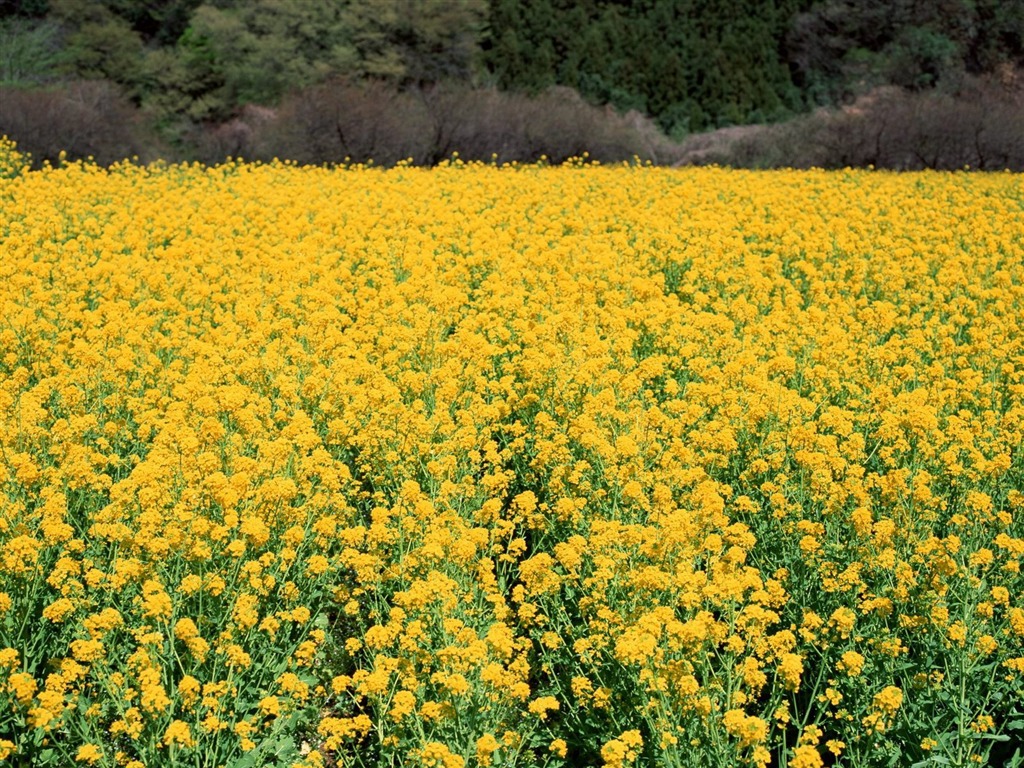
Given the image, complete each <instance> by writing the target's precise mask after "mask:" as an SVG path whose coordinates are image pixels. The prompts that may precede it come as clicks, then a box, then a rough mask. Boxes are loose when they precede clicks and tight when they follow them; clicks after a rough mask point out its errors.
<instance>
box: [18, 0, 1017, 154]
mask: <svg viewBox="0 0 1024 768" xmlns="http://www.w3.org/2000/svg"><path fill="white" fill-rule="evenodd" d="M1022 67H1024V0H927V1H923V0H891V1H889V2H881V1H880V0H857V1H856V2H855V1H854V0H816V1H815V0H632V1H630V0H530V2H525V0H206V2H203V1H202V0H0V132H7V133H10V134H12V135H14V136H15V138H17V139H19V140H20V141H21V142H22V143H23V144H24V145H29V144H32V143H33V142H34V144H35V146H26V148H28V149H30V151H33V150H34V153H35V154H36V155H37V156H41V155H47V154H49V153H50V152H51V149H50V148H49V147H50V144H54V143H57V144H59V143H63V144H65V145H68V144H72V145H73V147H72V149H75V148H78V147H92V148H93V150H94V151H92V152H91V153H92V154H94V155H96V156H97V158H99V157H100V156H101V155H105V154H106V153H113V154H115V155H116V154H118V149H117V148H118V147H121V148H122V151H121V155H123V154H126V152H125V151H123V150H128V151H129V153H130V152H137V153H139V154H143V155H145V154H147V153H149V154H153V153H157V154H160V155H163V156H171V157H204V159H205V158H206V157H207V156H210V157H215V156H216V155H217V154H218V153H220V152H221V151H231V150H237V151H239V152H246V153H248V154H249V155H250V156H254V155H259V154H267V153H276V154H285V155H287V156H289V157H293V158H294V159H309V160H312V161H331V160H336V159H343V158H344V157H350V158H352V159H362V155H364V154H365V153H366V152H367V151H370V150H375V151H376V152H377V154H376V156H375V159H377V160H378V161H379V162H388V161H389V159H390V158H393V157H401V158H404V157H412V158H413V159H414V161H416V162H424V163H429V162H432V161H434V160H435V159H436V158H438V157H443V156H445V154H444V153H449V152H451V151H461V152H463V154H471V155H473V154H479V155H481V156H484V155H486V156H489V155H490V154H495V153H496V154H498V155H499V156H500V157H501V159H532V158H534V157H536V156H539V155H540V154H546V155H548V156H549V157H558V156H560V155H562V154H564V153H565V152H569V151H572V150H573V148H574V147H583V148H586V149H590V150H591V151H592V154H593V153H595V152H596V154H598V155H600V156H602V157H605V158H606V159H620V158H625V157H631V156H632V154H639V155H640V156H642V157H644V158H645V159H652V160H656V161H659V162H676V161H678V160H679V157H680V155H679V151H678V150H677V149H676V148H674V147H673V145H672V144H671V143H670V142H668V141H667V140H666V139H664V138H661V137H658V136H656V135H655V134H654V133H652V131H653V129H654V127H655V126H656V127H657V129H658V130H660V132H661V134H662V135H663V136H664V137H669V138H671V139H674V140H677V141H678V140H681V139H684V138H686V137H690V136H692V135H693V134H694V133H698V132H701V131H707V130H709V129H714V128H722V127H726V126H739V125H746V124H752V123H777V122H780V121H783V120H787V119H791V118H794V117H796V116H800V115H806V114H808V113H811V112H812V111H813V110H815V109H816V108H821V107H826V108H832V107H834V108H839V107H842V106H844V105H849V104H850V103H852V102H853V101H855V100H856V99H857V98H859V97H863V96H864V95H865V94H871V93H879V92H885V93H889V94H891V93H892V89H899V91H898V92H899V94H901V96H900V98H901V99H902V100H903V101H902V102H901V103H904V102H905V103H914V104H917V103H918V102H921V100H922V97H926V98H925V100H927V99H933V100H934V101H935V103H939V102H942V103H943V104H945V105H946V106H947V107H948V106H949V104H954V105H958V106H956V107H955V109H959V105H961V104H963V105H965V106H967V105H969V100H970V99H971V98H973V97H972V94H974V93H976V92H977V90H978V89H979V87H981V88H983V89H985V90H986V93H996V92H997V91H998V88H994V87H993V86H992V84H993V83H1005V82H1006V81H1007V79H1008V78H1011V76H1012V75H1013V73H1014V72H1016V71H1017V70H1018V69H1020V68H1022ZM886 89H888V90H886ZM1011 90H1012V89H1011ZM574 94H578V95H579V96H580V97H582V99H580V98H577V97H576V96H575V95H574ZM887 98H890V100H893V99H894V97H891V96H890V97H887ZM895 100H896V101H898V100H899V99H895ZM1010 102H1012V99H1010ZM887 103H888V102H887ZM922 103H923V102H922ZM253 105H258V106H259V107H263V108H266V109H263V110H261V109H255V108H254V107H253ZM603 105H608V106H610V107H611V108H612V109H603V108H602V106H603ZM1000 109H1002V107H1000ZM268 110H269V111H268ZM897 111H899V110H897ZM905 111H906V110H905V109H904V112H905ZM932 111H933V112H934V111H935V110H932ZM997 111H998V110H997ZM1000 114H1002V113H1000ZM353 115H363V116H364V118H365V119H364V120H363V121H362V122H360V121H353V119H352V116H353ZM366 120H372V121H374V122H375V123H376V124H375V125H370V124H366V122H365V121H366ZM62 121H71V125H70V126H65V125H64V124H63V122H62ZM346 121H347V122H346ZM890 122H891V121H890ZM960 122H963V121H962V120H960ZM342 123H346V124H345V125H343V124H342ZM796 124H798V125H803V126H805V128H806V126H808V125H809V124H810V123H809V122H808V118H801V119H800V120H798V121H797V123H796ZM830 125H831V124H830ZM346 126H347V127H346ZM72 128H73V129H74V130H72ZM806 129H807V130H810V129H809V128H806ZM814 130H816V131H818V127H816V128H815V129H814ZM985 131H987V133H988V134H989V135H994V134H995V133H997V131H995V130H993V129H990V128H985V129H984V131H983V132H985ZM69 132H70V133H69ZM818 132H819V133H820V131H818ZM890 132H892V131H890ZM573 133H575V135H572V134H573ZM897 133H898V131H897ZM19 134H21V135H19ZM44 134H45V135H44ZM761 135H762V136H767V135H771V136H774V137H775V138H773V139H772V141H776V142H779V141H783V139H782V138H779V137H780V136H781V135H782V134H780V133H779V132H774V133H771V134H761ZM894 135H895V134H894ZM785 141H791V139H790V138H785ZM748 150H750V147H749V146H748V147H747V150H744V152H746V151H748ZM82 151H84V150H82ZM750 151H753V150H750ZM758 151H760V152H761V153H762V154H761V156H760V157H759V159H758V162H760V163H762V164H764V163H768V162H770V158H771V157H773V156H775V157H778V156H781V154H785V153H784V152H781V150H779V149H778V147H776V146H775V145H773V146H772V147H770V148H763V147H762V148H761V149H759V150H758ZM1000 152H1003V150H1000ZM631 153H632V154H631ZM780 153H781V154H780ZM712 154H713V153H712ZM833 154H835V155H836V156H838V155H842V154H843V152H838V153H833ZM848 154H851V153H848ZM853 154H856V153H852V154H851V156H852V155H853ZM990 154H991V153H990ZM996 154H998V153H996ZM1004 154H1005V152H1004ZM1011 154H1012V153H1011ZM742 155H743V152H741V153H740V156H742ZM901 156H902V155H901ZM734 161H736V162H740V161H741V160H740V159H735V158H734Z"/></svg>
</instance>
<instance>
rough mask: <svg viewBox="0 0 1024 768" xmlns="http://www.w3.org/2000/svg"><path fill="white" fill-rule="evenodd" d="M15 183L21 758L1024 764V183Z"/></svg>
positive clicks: (787, 177) (582, 177)
mask: <svg viewBox="0 0 1024 768" xmlns="http://www.w3.org/2000/svg"><path fill="white" fill-rule="evenodd" d="M0 155H2V157H3V159H0V543H2V548H0V763H3V762H4V760H6V764H8V765H12V766H45V767H50V766H61V767H64V766H74V765H90V766H107V767H110V768H112V767H113V766H124V767H125V768H128V767H130V768H143V767H145V768H158V767H160V766H171V765H181V766H195V767H196V768H206V767H210V768H215V767H216V766H224V767H225V768H261V767H262V766H274V767H278V768H283V767H285V766H289V767H291V766H303V767H307V768H315V767H319V766H323V767H325V768H330V767H332V766H399V765H413V766H416V765H418V766H437V767H442V766H443V767H444V768H462V767H466V768H468V767H469V766H526V765H547V766H562V765H565V766H606V767H607V768H620V767H623V768H624V767H625V766H693V767H695V768H697V767H700V768H717V767H723V768H724V767H725V766H760V767H762V768H763V767H765V766H769V765H771V766H788V767H789V768H813V767H814V766H823V765H834V766H848V767H850V768H865V767H867V768H871V767H874V766H890V765H897V766H910V765H915V764H920V765H922V766H930V765H940V764H941V765H958V766H964V765H979V764H980V765H984V764H989V765H993V766H1003V765H1013V764H1017V765H1020V764H1021V763H1022V762H1024V757H1022V755H1024V576H1022V574H1021V559H1022V557H1024V522H1022V521H1024V447H1022V443H1024V180H1022V178H1021V177H1020V176H1017V175H1011V174H998V175H996V174H993V175H985V174H975V173H971V174H967V173H957V174H939V173H925V174H906V175H895V174H885V173H869V172H853V171H849V172H834V173H826V172H813V171H812V172H743V171H732V170H724V169H717V168H708V169H679V170H669V169H656V168H647V167H625V166H623V167H615V168H611V167H600V166H595V165H586V164H583V163H575V164H572V165H569V166H563V167H558V168H551V167H540V166H530V167H495V166H463V165H462V164H461V163H459V162H457V161H455V162H452V163H450V164H448V165H447V166H444V167H440V168H436V169H433V170H425V169H420V168H411V167H399V168H396V169H392V170H388V171H384V170H378V169H373V168H363V167H354V168H347V169H323V168H298V167H295V166H290V165H288V164H271V165H248V164H242V163H234V164H229V165H225V166H220V167H216V168H205V167H200V166H198V165H197V166H152V167H148V168H147V167H138V166H134V165H123V166H119V167H114V168H112V169H110V170H104V169H100V168H97V167H95V166H89V165H84V164H68V165H66V166H65V167H62V168H59V169H44V170H42V171H29V170H27V169H26V168H23V167H22V161H21V159H20V158H19V157H18V156H17V154H16V152H15V150H14V149H13V148H12V147H11V146H10V145H8V144H5V145H4V146H3V148H2V149H0ZM1014 761H1016V763H1015V762H1014Z"/></svg>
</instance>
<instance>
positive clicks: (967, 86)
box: [0, 73, 1024, 171]
mask: <svg viewBox="0 0 1024 768" xmlns="http://www.w3.org/2000/svg"><path fill="white" fill-rule="evenodd" d="M150 117H151V116H149V115H147V114H146V113H145V112H144V111H142V110H139V109H138V108H136V107H134V106H133V105H132V104H131V102H130V101H129V100H128V99H127V98H126V97H125V96H124V94H123V93H122V92H121V91H119V90H118V88H117V87H116V86H114V85H113V84H111V83H109V82H106V81H80V82H74V83H70V84H66V85H62V86H60V87H54V88H49V89H45V90H25V89H17V88H0V134H5V135H8V136H10V137H11V138H12V139H14V140H15V141H17V142H18V144H19V146H20V147H22V148H23V149H24V150H25V151H27V152H28V153H29V154H30V155H31V156H32V157H33V159H34V161H35V163H36V164H37V165H39V164H42V163H44V162H50V163H56V162H58V159H59V157H60V155H61V152H66V154H67V155H68V156H69V157H71V158H84V157H93V158H94V159H95V160H96V162H98V163H100V164H104V165H105V164H109V163H112V162H115V161H117V160H120V159H123V158H125V157H132V156H137V157H139V159H140V160H142V161H147V160H153V159H156V158H165V159H170V160H200V161H203V162H207V163H216V162H219V161H222V160H224V159H225V158H227V157H245V158H248V159H256V160H271V159H273V158H275V157H276V158H281V159H287V160H293V161H296V162H299V163H304V164H321V163H344V162H351V163H364V162H370V161H372V162H374V163H375V164H378V165H382V166H390V165H394V164H395V163H398V162H404V161H411V162H412V163H414V164H416V165H435V164H437V163H438V162H441V161H443V160H446V159H447V158H449V157H451V156H452V155H453V154H454V153H458V155H459V156H460V157H462V158H464V159H466V160H481V161H490V160H496V161H498V162H534V161H538V160H543V159H546V160H548V161H550V162H553V163H560V162H563V161H565V160H566V159H568V158H571V157H576V156H582V155H583V154H584V153H587V154H588V155H589V157H590V158H591V159H593V160H597V161H601V162H620V161H631V160H634V159H639V160H642V161H645V162H647V161H649V162H653V163H657V164H666V165H708V164H720V165H729V166H734V167H745V168H775V167H793V168H810V167H823V168H842V167H867V166H874V167H876V168H887V169H894V170H917V169H925V168H934V169H944V170H952V169H962V168H965V167H970V168H974V169H980V170H1002V169H1009V170H1013V171H1021V170H1024V131H1021V130H1020V126H1021V125H1024V89H1022V88H1021V83H1020V78H1019V75H1015V74H1014V73H1006V74H1005V76H1004V77H1003V78H1002V79H997V78H988V79H981V78H975V79H968V80H965V82H964V83H962V84H961V87H960V88H959V89H958V90H957V91H955V92H941V91H937V90H932V91H916V92H915V91H909V90H903V89H899V88H895V87H886V88H881V89H876V90H874V91H872V92H870V93H868V94H867V95H865V96H862V97H861V98H860V99H858V100H857V101H856V102H854V103H852V104H851V105H848V106H846V107H844V108H841V109H828V110H826V109H822V110H819V111H817V112H815V113H813V114H810V115H805V116H802V117H799V118H796V119H794V120H791V121H789V122H787V123H782V124H777V125H768V126H743V127H737V128H729V129H724V130H719V131H714V132H711V133H708V134H696V135H692V136H690V137H687V138H686V139H685V140H684V141H682V142H678V143H677V142H673V141H670V140H669V139H668V138H667V137H665V136H664V135H663V134H662V133H661V132H660V131H659V130H658V129H657V128H656V126H655V125H654V123H653V122H652V121H650V120H648V119H647V118H645V117H644V116H642V115H641V114H640V113H638V112H629V113H626V114H620V113H618V112H616V111H615V110H613V109H611V108H610V107H597V106H593V105H591V104H589V103H587V102H586V101H584V100H583V99H582V98H581V97H580V96H579V95H578V94H577V93H576V92H575V91H573V90H571V89H568V88H561V87H557V88H551V89H548V90H547V91H544V92H543V93H541V94H539V95H537V96H527V95H525V94H518V93H508V92H501V91H497V90H494V89H471V88H461V87H441V86H436V87H425V88H420V89H407V90H404V91H399V90H396V89H394V88H392V87H391V86H388V85H386V84H384V83H381V82H376V83H358V84H357V83H353V82H347V81H337V82H332V83H329V84H325V85H319V86H314V87H311V88H307V89H304V90H300V91H296V92H294V93H292V94H291V95H290V96H288V97H287V98H286V99H284V101H283V102H282V103H281V104H280V105H279V106H278V107H276V108H273V109H271V108H267V107H259V106H248V107H245V108H243V109H242V110H241V111H240V112H239V113H238V114H237V115H236V116H235V117H234V118H233V119H232V120H230V121H227V122H223V123H216V124H200V125H196V126H193V127H192V128H191V129H190V130H188V131H187V132H185V133H184V134H183V135H182V136H181V138H180V141H178V142H177V143H176V144H174V145H170V144H168V143H167V142H166V141H165V140H161V139H160V138H158V136H157V134H156V133H155V132H154V131H153V130H152V129H151V128H149V127H148V126H151V125H152V121H151V120H150V119H149V118H150Z"/></svg>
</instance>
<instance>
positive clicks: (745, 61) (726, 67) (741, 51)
mask: <svg viewBox="0 0 1024 768" xmlns="http://www.w3.org/2000/svg"><path fill="white" fill-rule="evenodd" d="M797 10H799V8H798V4H797V2H795V0H771V1H769V2H764V1H761V2H755V1H754V0H717V2H707V0H647V2H636V3H630V2H594V1H593V0H590V1H589V2H565V1H564V0H541V1H540V2H536V3H518V2H515V1H514V0H494V2H492V4H491V15H490V30H491V34H490V38H489V40H488V42H487V44H486V62H487V64H488V67H489V68H490V70H491V71H493V72H494V73H495V75H496V77H497V79H498V83H499V85H501V86H502V87H504V88H510V89H525V90H539V89H542V88H544V87H546V86H548V85H551V84H555V83H557V84H560V85H567V86H570V87H573V88H576V89H577V90H579V91H580V92H581V93H582V94H583V95H584V96H586V97H587V98H589V99H592V100H594V101H598V102H605V103H611V104H614V105H615V106H616V107H618V108H619V109H622V110H628V109H638V110H640V111H643V112H646V113H648V114H650V115H653V116H655V117H656V118H657V119H658V121H659V123H660V124H661V125H662V127H663V128H665V129H666V130H668V131H669V132H670V133H675V134H681V133H685V132H687V131H690V130H696V129H701V128H706V127H709V126H715V125H725V124H732V123H744V122H751V121H754V120H765V119H771V118H776V117H779V116H781V115H783V114H786V113H787V112H788V111H789V110H791V109H794V108H797V107H798V106H799V104H800V97H799V93H798V92H797V90H796V89H795V88H794V86H793V83H792V81H791V78H790V73H789V68H788V66H787V63H786V62H785V60H784V58H783V51H782V41H783V39H784V36H785V32H786V30H787V28H788V23H789V20H790V18H791V16H792V15H793V14H794V13H795V11H797Z"/></svg>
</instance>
